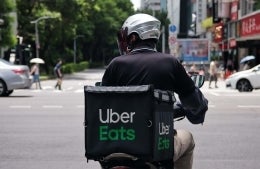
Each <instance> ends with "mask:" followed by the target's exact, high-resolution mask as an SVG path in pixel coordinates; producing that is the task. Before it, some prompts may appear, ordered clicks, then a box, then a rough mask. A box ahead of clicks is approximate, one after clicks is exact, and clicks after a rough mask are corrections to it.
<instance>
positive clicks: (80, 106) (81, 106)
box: [76, 105, 85, 108]
mask: <svg viewBox="0 0 260 169" xmlns="http://www.w3.org/2000/svg"><path fill="white" fill-rule="evenodd" d="M76 107H77V108H84V107H85V106H84V105H77V106H76Z"/></svg>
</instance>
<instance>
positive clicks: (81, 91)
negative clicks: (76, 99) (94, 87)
mask: <svg viewBox="0 0 260 169" xmlns="http://www.w3.org/2000/svg"><path fill="white" fill-rule="evenodd" d="M83 92H84V89H78V90H75V91H74V93H83Z"/></svg>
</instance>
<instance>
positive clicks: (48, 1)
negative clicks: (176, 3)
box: [5, 0, 168, 74]
mask: <svg viewBox="0 0 260 169" xmlns="http://www.w3.org/2000/svg"><path fill="white" fill-rule="evenodd" d="M5 1H9V0H5ZM16 4H17V15H18V32H19V36H22V37H23V41H24V43H25V44H30V45H31V48H32V54H31V57H35V53H36V51H35V49H36V48H35V36H36V35H35V32H36V29H35V24H32V23H31V21H35V20H37V19H38V18H40V17H42V16H50V17H53V18H49V19H44V20H40V21H39V22H38V24H37V26H38V27H37V28H38V35H39V36H38V37H39V43H40V48H39V56H40V57H41V58H43V59H44V60H45V62H46V64H44V65H43V67H44V70H45V72H46V73H47V74H51V73H52V69H53V66H54V65H55V63H56V61H57V59H58V58H61V59H62V60H63V61H64V63H71V62H73V58H74V53H75V51H74V50H76V58H77V62H80V63H81V62H82V61H83V62H87V63H88V66H89V67H92V66H104V64H107V63H108V62H109V61H110V60H111V59H112V58H114V57H115V56H117V55H118V47H117V42H116V40H117V35H116V34H117V32H118V30H119V29H120V28H121V26H122V24H123V22H124V21H125V19H126V18H127V17H128V16H130V15H132V14H134V13H135V12H140V11H134V8H133V4H132V3H131V1H130V0H55V1H54V0H44V1H42V0H41V1H40V0H34V1H28V0H16ZM150 12H151V11H150ZM150 14H151V13H150ZM156 17H157V18H159V19H160V20H161V22H162V25H165V28H168V25H167V24H168V20H167V19H166V18H167V15H166V14H164V13H159V12H158V13H157V12H156ZM166 30H167V29H166ZM166 33H168V31H166ZM77 35H83V36H84V37H83V38H76V37H77ZM167 39H168V38H167V36H166V40H167ZM75 42H76V44H77V45H76V49H74V47H75V46H74V44H75ZM160 43H161V42H159V44H158V48H159V49H160V48H161V44H160ZM165 44H168V43H167V42H166V43H165ZM96 63H98V64H96ZM78 66H79V65H78V64H77V66H74V65H73V64H68V65H66V66H65V65H64V71H65V72H74V71H77V70H76V69H77V68H75V67H78ZM44 70H43V71H44Z"/></svg>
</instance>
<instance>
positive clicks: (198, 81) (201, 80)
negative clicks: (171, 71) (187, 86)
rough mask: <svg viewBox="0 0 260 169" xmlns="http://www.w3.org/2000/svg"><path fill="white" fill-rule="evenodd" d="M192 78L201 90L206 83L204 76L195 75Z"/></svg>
mask: <svg viewBox="0 0 260 169" xmlns="http://www.w3.org/2000/svg"><path fill="white" fill-rule="evenodd" d="M190 78H191V79H192V80H193V82H194V83H195V86H197V87H198V88H201V87H202V86H203V84H204V81H205V76H204V75H199V74H194V75H192V76H191V77H190Z"/></svg>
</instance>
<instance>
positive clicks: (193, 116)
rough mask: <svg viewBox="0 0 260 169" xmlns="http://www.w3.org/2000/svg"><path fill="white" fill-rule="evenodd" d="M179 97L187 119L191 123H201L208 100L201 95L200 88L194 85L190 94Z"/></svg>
mask: <svg viewBox="0 0 260 169" xmlns="http://www.w3.org/2000/svg"><path fill="white" fill-rule="evenodd" d="M179 98H180V101H181V104H182V106H183V108H184V110H185V112H186V117H187V119H188V120H189V121H190V122H191V123H193V124H200V123H203V122H204V119H205V114H206V112H207V110H208V100H207V99H206V98H205V97H204V96H203V94H202V92H201V91H200V89H199V88H197V87H196V88H195V90H194V92H192V93H191V94H189V95H185V96H179Z"/></svg>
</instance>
